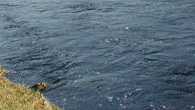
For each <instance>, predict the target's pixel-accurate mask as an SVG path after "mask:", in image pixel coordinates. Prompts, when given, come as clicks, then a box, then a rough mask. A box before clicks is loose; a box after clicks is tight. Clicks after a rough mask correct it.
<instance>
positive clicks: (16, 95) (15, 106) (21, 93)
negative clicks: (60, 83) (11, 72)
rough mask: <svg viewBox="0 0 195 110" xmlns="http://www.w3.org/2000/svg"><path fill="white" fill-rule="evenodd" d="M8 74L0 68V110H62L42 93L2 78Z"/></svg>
mask: <svg viewBox="0 0 195 110" xmlns="http://www.w3.org/2000/svg"><path fill="white" fill-rule="evenodd" d="M6 73H8V72H7V71H6V70H5V69H4V68H2V67H1V66H0V99H1V100H0V110H60V109H59V108H58V107H56V106H54V105H52V104H51V103H50V102H49V101H48V100H47V99H46V98H44V97H43V95H42V94H40V92H36V91H34V90H32V89H28V88H26V87H24V86H23V85H20V84H15V83H12V82H10V81H9V80H8V79H6V78H5V77H3V76H2V75H3V74H6Z"/></svg>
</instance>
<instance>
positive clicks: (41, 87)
mask: <svg viewBox="0 0 195 110" xmlns="http://www.w3.org/2000/svg"><path fill="white" fill-rule="evenodd" d="M48 86H49V84H48V83H37V84H35V85H33V86H32V87H30V89H32V90H34V91H37V90H39V91H41V90H44V89H45V88H46V87H48Z"/></svg>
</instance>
